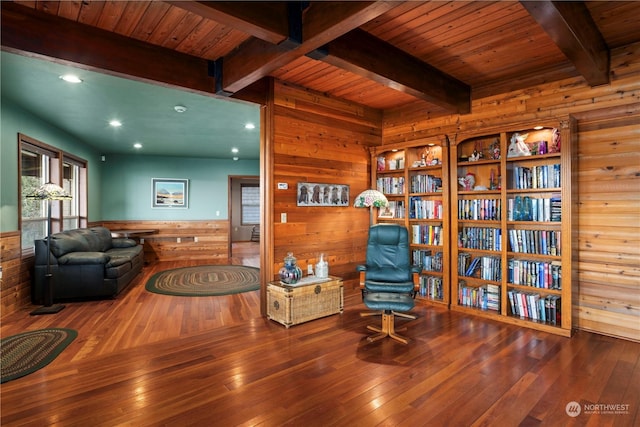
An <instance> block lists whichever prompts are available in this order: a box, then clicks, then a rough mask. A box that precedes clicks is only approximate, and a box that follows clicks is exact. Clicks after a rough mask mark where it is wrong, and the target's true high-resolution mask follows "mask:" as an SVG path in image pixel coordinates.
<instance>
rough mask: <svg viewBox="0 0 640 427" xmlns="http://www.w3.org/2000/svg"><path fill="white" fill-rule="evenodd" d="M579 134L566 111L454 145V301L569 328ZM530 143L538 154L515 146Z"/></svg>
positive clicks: (531, 323)
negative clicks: (542, 121)
mask: <svg viewBox="0 0 640 427" xmlns="http://www.w3.org/2000/svg"><path fill="white" fill-rule="evenodd" d="M537 125H541V126H540V127H537ZM575 135H576V132H575V120H574V119H573V118H571V117H570V116H565V117H561V118H556V119H548V120H545V121H544V123H535V124H534V123H515V124H513V126H512V127H511V129H505V130H503V131H499V132H496V133H491V134H489V135H482V134H480V135H478V134H475V133H473V132H471V131H469V132H467V133H465V134H459V135H458V136H457V138H456V140H457V141H459V142H457V143H456V145H455V146H452V147H450V157H451V161H450V163H451V165H452V167H451V168H450V178H449V182H451V183H452V186H451V206H452V207H455V210H453V209H452V210H453V212H452V215H451V224H450V226H451V235H452V237H451V239H452V244H451V256H450V260H451V267H450V283H451V309H453V310H458V311H463V312H465V313H471V314H475V315H480V316H483V317H489V318H492V319H495V320H499V321H503V322H508V323H513V324H516V325H519V326H523V327H528V328H533V329H538V330H543V331H546V332H551V333H554V334H558V335H564V336H570V335H571V333H572V311H571V306H572V298H573V294H574V293H575V291H576V289H574V285H575V284H577V280H576V279H577V278H576V277H575V274H576V273H575V270H576V268H572V267H573V265H572V263H573V262H575V253H576V250H577V241H576V238H577V237H576V236H577V233H576V232H575V227H576V226H577V222H576V220H575V212H577V202H578V200H577V183H576V173H575V168H576V164H577V162H576V159H575V157H576V153H575V150H574V147H575ZM522 144H525V146H526V148H525V150H524V151H526V149H528V150H529V151H530V155H526V154H525V153H524V152H523V151H521V152H517V153H516V156H514V155H513V151H510V147H513V146H519V147H520V148H522ZM558 148H559V149H558ZM453 184H455V186H454V185H453ZM489 249H490V250H489ZM562 272H565V274H564V275H563V274H562ZM470 276H471V277H470ZM489 279H491V280H489ZM576 286H577V285H576ZM487 301H490V302H491V303H489V304H488V303H487ZM487 304H488V305H489V306H490V307H491V308H487V307H486V306H487ZM483 305H484V306H483Z"/></svg>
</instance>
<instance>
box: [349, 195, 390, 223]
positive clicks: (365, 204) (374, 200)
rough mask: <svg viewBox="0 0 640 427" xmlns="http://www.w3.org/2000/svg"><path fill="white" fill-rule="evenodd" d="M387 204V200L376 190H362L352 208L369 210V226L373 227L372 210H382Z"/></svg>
mask: <svg viewBox="0 0 640 427" xmlns="http://www.w3.org/2000/svg"><path fill="white" fill-rule="evenodd" d="M388 204H389V201H388V200H387V198H386V197H385V196H384V194H382V193H381V192H379V191H378V190H364V191H363V192H362V193H360V194H358V196H356V199H355V201H354V202H353V207H354V208H369V225H370V226H371V225H373V208H383V207H385V206H387V205H388Z"/></svg>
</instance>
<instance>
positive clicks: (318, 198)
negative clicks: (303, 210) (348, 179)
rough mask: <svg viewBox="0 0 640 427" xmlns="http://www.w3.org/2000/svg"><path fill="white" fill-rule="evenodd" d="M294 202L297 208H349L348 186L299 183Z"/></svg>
mask: <svg viewBox="0 0 640 427" xmlns="http://www.w3.org/2000/svg"><path fill="white" fill-rule="evenodd" d="M296 201H297V205H298V206H349V186H348V185H347V184H322V183H317V182H299V183H298V192H297V195H296Z"/></svg>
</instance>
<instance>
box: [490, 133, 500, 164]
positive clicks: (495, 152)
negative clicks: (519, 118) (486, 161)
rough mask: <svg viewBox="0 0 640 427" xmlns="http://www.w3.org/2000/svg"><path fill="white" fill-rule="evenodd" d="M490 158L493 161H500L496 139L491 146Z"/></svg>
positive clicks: (498, 142)
mask: <svg viewBox="0 0 640 427" xmlns="http://www.w3.org/2000/svg"><path fill="white" fill-rule="evenodd" d="M491 158H492V159H493V160H500V140H498V139H497V138H496V140H495V141H493V143H492V144H491Z"/></svg>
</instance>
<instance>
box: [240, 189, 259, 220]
mask: <svg viewBox="0 0 640 427" xmlns="http://www.w3.org/2000/svg"><path fill="white" fill-rule="evenodd" d="M240 191H241V193H242V206H241V209H242V225H255V224H259V223H260V186H258V185H255V184H241V185H240Z"/></svg>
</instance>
